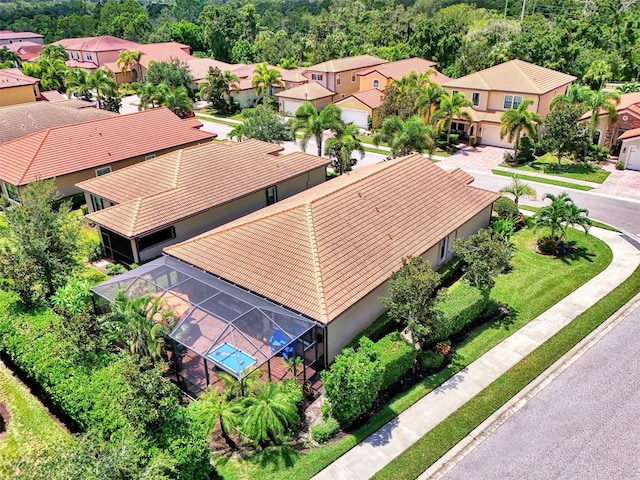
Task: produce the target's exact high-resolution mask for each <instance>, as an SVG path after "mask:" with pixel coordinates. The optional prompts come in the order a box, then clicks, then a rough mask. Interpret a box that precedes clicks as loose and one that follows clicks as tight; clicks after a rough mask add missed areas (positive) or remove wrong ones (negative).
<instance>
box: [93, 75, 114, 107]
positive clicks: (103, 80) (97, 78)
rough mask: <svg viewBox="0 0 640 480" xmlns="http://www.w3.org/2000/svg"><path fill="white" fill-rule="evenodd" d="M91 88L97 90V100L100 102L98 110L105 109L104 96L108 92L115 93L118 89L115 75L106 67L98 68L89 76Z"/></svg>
mask: <svg viewBox="0 0 640 480" xmlns="http://www.w3.org/2000/svg"><path fill="white" fill-rule="evenodd" d="M88 84H89V86H90V87H91V88H94V89H95V90H96V99H97V100H98V108H103V104H104V94H105V93H106V92H107V91H114V90H116V89H117V88H118V86H117V84H116V81H115V79H114V78H113V74H112V73H111V72H110V71H109V70H107V69H106V68H104V67H100V68H98V69H97V70H96V71H95V72H93V73H92V74H90V75H89V82H88Z"/></svg>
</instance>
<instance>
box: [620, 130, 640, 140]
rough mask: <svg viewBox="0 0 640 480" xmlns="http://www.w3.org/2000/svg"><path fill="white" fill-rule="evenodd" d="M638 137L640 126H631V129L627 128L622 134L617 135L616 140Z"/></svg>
mask: <svg viewBox="0 0 640 480" xmlns="http://www.w3.org/2000/svg"><path fill="white" fill-rule="evenodd" d="M636 137H640V128H632V129H631V130H627V131H626V132H624V133H623V134H622V135H620V136H619V137H618V140H625V139H627V138H636Z"/></svg>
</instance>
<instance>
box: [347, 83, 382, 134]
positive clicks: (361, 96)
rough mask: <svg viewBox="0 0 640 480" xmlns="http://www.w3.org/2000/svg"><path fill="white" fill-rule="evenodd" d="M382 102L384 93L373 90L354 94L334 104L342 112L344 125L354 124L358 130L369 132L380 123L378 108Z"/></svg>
mask: <svg viewBox="0 0 640 480" xmlns="http://www.w3.org/2000/svg"><path fill="white" fill-rule="evenodd" d="M383 102H384V93H382V92H381V91H380V90H377V89H375V88H373V89H371V90H365V91H362V92H356V93H353V94H351V95H349V96H348V97H346V98H343V99H342V100H339V101H337V102H336V105H337V106H338V107H340V110H341V111H342V121H343V122H344V123H354V124H356V125H357V126H358V127H360V128H364V129H365V130H369V129H370V128H377V127H379V126H380V124H381V123H382V119H381V118H380V115H379V114H378V108H380V106H381V105H382V103H383Z"/></svg>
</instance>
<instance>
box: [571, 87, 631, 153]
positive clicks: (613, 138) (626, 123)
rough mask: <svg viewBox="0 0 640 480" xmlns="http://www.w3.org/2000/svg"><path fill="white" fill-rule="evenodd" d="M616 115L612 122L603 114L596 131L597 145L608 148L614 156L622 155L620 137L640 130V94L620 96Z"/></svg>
mask: <svg viewBox="0 0 640 480" xmlns="http://www.w3.org/2000/svg"><path fill="white" fill-rule="evenodd" d="M616 114H617V117H616V119H615V120H611V118H610V117H609V115H607V114H606V113H604V112H603V113H601V114H600V118H599V121H598V128H597V129H596V137H597V140H596V143H597V144H598V145H600V146H605V147H608V148H609V149H610V150H611V153H612V154H613V155H618V154H621V147H622V140H621V138H620V136H621V135H622V134H623V133H625V132H627V131H630V130H634V129H637V128H640V92H633V93H625V94H623V95H620V102H618V105H616ZM590 116H591V112H587V113H585V114H584V116H583V117H582V118H583V120H587V119H588V118H589V117H590ZM626 138H629V137H626Z"/></svg>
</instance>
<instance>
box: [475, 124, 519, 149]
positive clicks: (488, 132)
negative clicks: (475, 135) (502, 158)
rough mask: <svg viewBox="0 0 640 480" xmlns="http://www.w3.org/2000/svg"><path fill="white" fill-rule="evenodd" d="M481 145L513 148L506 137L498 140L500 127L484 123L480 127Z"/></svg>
mask: <svg viewBox="0 0 640 480" xmlns="http://www.w3.org/2000/svg"><path fill="white" fill-rule="evenodd" d="M480 143H482V144H483V145H493V146H494V147H504V148H513V144H512V143H509V141H508V140H507V138H506V137H505V138H504V140H500V127H495V126H491V125H485V126H483V127H482V140H481V142H480Z"/></svg>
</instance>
